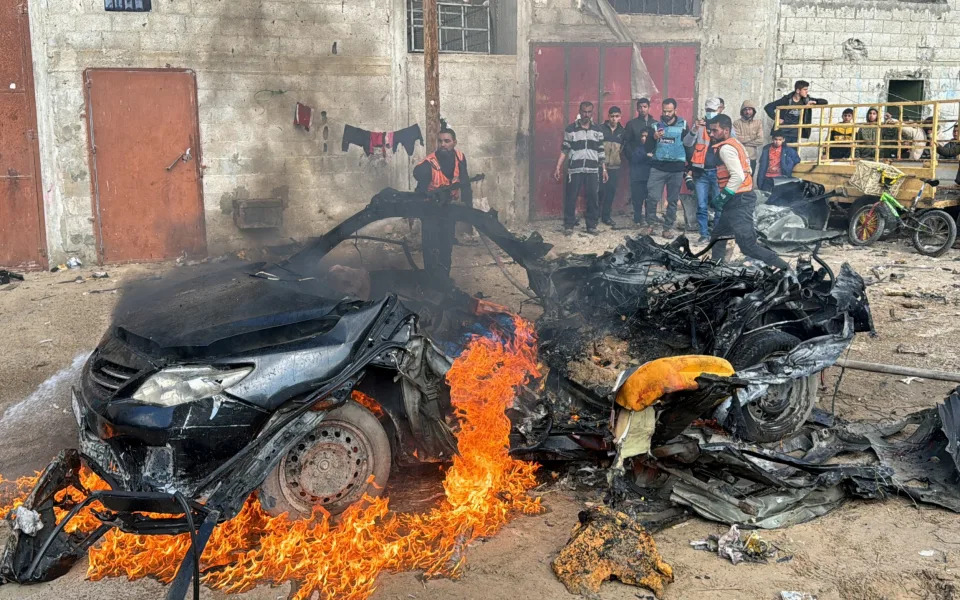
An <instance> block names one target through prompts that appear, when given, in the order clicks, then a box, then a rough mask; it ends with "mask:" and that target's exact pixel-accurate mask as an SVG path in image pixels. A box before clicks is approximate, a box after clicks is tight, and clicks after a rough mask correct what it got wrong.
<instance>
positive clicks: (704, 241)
mask: <svg viewBox="0 0 960 600" xmlns="http://www.w3.org/2000/svg"><path fill="white" fill-rule="evenodd" d="M697 243H698V244H709V243H710V236H708V235H701V236H700V237H699V238H697Z"/></svg>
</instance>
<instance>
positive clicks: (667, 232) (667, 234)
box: [660, 227, 677, 240]
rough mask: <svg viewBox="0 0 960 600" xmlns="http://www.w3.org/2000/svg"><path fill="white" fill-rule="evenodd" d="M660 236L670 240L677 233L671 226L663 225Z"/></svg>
mask: <svg viewBox="0 0 960 600" xmlns="http://www.w3.org/2000/svg"><path fill="white" fill-rule="evenodd" d="M660 237H662V238H663V239H665V240H671V239H673V238H675V237H677V234H676V233H675V232H674V231H673V229H671V228H669V227H664V228H663V233H661V234H660Z"/></svg>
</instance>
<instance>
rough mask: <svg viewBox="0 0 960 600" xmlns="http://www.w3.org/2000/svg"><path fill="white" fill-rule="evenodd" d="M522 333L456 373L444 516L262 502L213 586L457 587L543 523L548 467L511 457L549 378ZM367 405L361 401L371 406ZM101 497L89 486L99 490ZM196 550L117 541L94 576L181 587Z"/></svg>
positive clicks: (342, 592)
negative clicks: (473, 559) (388, 582)
mask: <svg viewBox="0 0 960 600" xmlns="http://www.w3.org/2000/svg"><path fill="white" fill-rule="evenodd" d="M514 329H515V331H514V334H513V335H512V336H511V337H510V338H509V339H492V338H488V337H475V338H474V339H473V340H472V341H471V342H470V344H469V345H468V347H467V349H466V350H465V351H464V353H463V354H462V355H461V356H460V357H458V358H457V359H456V360H455V361H454V363H453V366H452V367H451V369H450V371H449V372H448V373H447V381H448V383H449V384H450V398H451V403H452V405H453V407H454V410H455V412H456V414H457V416H458V418H459V420H460V431H459V433H458V435H457V437H458V447H459V450H460V454H459V455H457V456H455V457H454V459H453V464H452V466H451V467H450V468H449V469H448V470H447V473H446V478H445V479H444V482H443V487H444V492H445V499H444V500H443V501H442V503H441V505H440V506H438V507H436V508H433V509H432V510H430V511H429V512H426V513H422V514H397V513H393V512H390V510H389V500H387V499H385V498H369V497H366V498H365V500H364V502H362V503H358V504H356V505H354V506H351V507H350V508H348V509H347V510H346V511H345V512H344V513H343V514H342V515H341V516H340V519H339V521H337V522H333V521H332V520H331V519H330V518H329V515H327V514H325V512H324V511H322V510H321V509H318V510H317V511H316V512H315V513H314V515H313V518H312V519H302V520H297V521H292V520H290V519H288V518H287V517H286V516H285V515H281V516H279V517H271V516H269V515H268V514H267V513H266V512H264V511H263V510H262V509H261V508H260V505H259V503H258V502H257V501H256V499H255V498H252V497H251V498H249V499H248V500H247V502H246V503H245V504H244V506H243V509H242V510H241V511H240V513H239V514H238V515H237V516H236V517H235V518H233V519H231V520H230V521H228V522H225V523H223V524H221V525H219V526H218V527H217V528H216V529H215V530H214V532H213V534H212V535H211V537H210V541H209V542H208V544H207V546H206V548H205V549H204V552H203V555H202V556H201V569H202V571H203V573H204V574H203V576H202V579H203V582H204V583H205V584H206V585H208V586H210V587H212V588H214V589H218V590H222V591H224V592H227V593H236V592H244V591H247V590H250V589H252V588H254V587H256V586H257V585H260V584H263V583H270V584H275V585H276V584H280V583H283V582H286V581H294V582H296V583H295V585H294V591H293V594H292V596H291V597H292V598H295V599H297V600H306V599H308V598H311V597H313V595H314V594H315V593H318V594H319V596H320V597H321V598H337V599H344V600H361V599H364V598H367V597H368V596H370V594H372V593H373V591H374V590H375V589H376V579H377V576H378V575H379V574H380V573H381V572H383V571H406V570H414V569H419V570H423V572H424V574H425V576H427V577H437V576H449V577H457V576H459V575H460V573H461V571H462V567H463V563H464V559H465V552H466V548H467V547H468V546H469V545H470V543H471V542H473V541H474V540H476V539H477V538H481V537H489V536H492V535H494V534H495V533H497V532H498V531H499V530H500V528H502V527H503V525H505V524H506V523H507V522H508V521H509V520H510V519H511V518H512V517H513V516H515V515H517V514H533V513H537V512H539V511H540V510H541V506H540V500H539V498H533V497H531V496H530V495H529V494H528V493H527V492H528V491H529V490H530V489H531V488H532V487H533V486H534V485H535V484H536V469H537V466H536V465H534V464H532V463H528V462H523V461H518V460H514V459H512V458H511V457H510V455H509V452H508V450H509V434H510V421H509V419H508V418H507V416H506V414H505V409H506V408H508V407H509V406H510V404H511V403H512V401H513V398H514V396H515V388H516V386H518V385H521V384H523V383H524V382H526V381H527V380H528V378H530V377H531V376H534V377H535V376H538V375H539V372H538V368H537V362H536V340H535V337H534V333H533V328H532V327H531V325H530V324H529V323H528V322H526V321H524V320H522V319H520V318H519V317H517V318H515V327H514ZM365 398H366V397H358V396H357V395H356V394H355V395H354V397H353V399H354V400H355V401H357V402H360V403H361V404H364V405H365V406H366V400H365ZM369 400H370V402H371V403H373V404H374V405H375V406H377V408H379V405H378V404H376V401H375V400H373V399H369ZM88 477H94V478H95V476H93V475H92V474H88ZM99 485H102V482H98V481H95V480H89V481H88V480H84V486H85V487H87V488H88V489H95V488H96V487H97V486H99ZM23 488H26V489H27V490H29V487H28V485H27V482H24V484H23V486H22V487H21V486H20V485H19V482H18V489H20V490H22V489H23ZM84 513H87V514H88V511H84ZM84 513H82V514H81V515H78V518H81V517H84ZM88 516H89V517H90V519H93V521H94V522H95V517H93V516H92V514H88ZM96 524H98V523H96ZM96 524H94V523H88V522H86V520H81V521H80V523H79V524H78V526H77V527H78V528H79V529H82V530H88V529H87V528H88V527H91V525H92V526H94V527H95V526H96ZM71 525H72V523H71ZM189 545H190V538H189V536H188V535H186V534H183V535H178V536H134V535H130V534H124V533H121V532H119V531H118V530H111V531H110V532H109V533H108V534H107V535H106V536H104V539H103V540H102V541H101V542H100V543H99V544H98V545H97V546H95V547H94V548H91V549H90V552H89V558H90V560H89V568H88V571H87V576H88V577H89V578H90V579H91V580H94V581H96V580H99V579H102V578H104V577H116V576H126V577H128V578H130V579H138V578H140V577H145V576H152V577H155V578H157V579H159V580H160V581H163V582H169V581H170V580H172V579H173V577H174V575H175V574H176V569H177V567H178V565H179V563H180V561H181V560H182V558H183V557H184V556H185V555H186V552H187V549H188V548H189Z"/></svg>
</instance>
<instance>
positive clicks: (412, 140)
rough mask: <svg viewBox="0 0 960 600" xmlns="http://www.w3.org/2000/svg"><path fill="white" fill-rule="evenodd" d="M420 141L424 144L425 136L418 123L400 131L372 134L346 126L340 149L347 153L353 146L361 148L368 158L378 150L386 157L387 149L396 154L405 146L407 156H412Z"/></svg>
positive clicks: (375, 132)
mask: <svg viewBox="0 0 960 600" xmlns="http://www.w3.org/2000/svg"><path fill="white" fill-rule="evenodd" d="M418 140H419V141H420V143H421V144H423V134H422V133H421V131H420V125H419V124H416V123H415V124H413V125H411V126H409V127H406V128H404V129H401V130H399V131H386V132H383V131H372V132H371V131H367V130H365V129H360V128H359V127H354V126H353V125H344V127H343V142H342V143H341V145H340V149H341V150H342V151H343V152H346V151H347V150H349V149H350V146H351V145H353V146H360V147H361V148H363V152H364V153H365V154H366V155H367V156H370V155H371V154H373V153H374V151H376V150H377V149H379V150H380V151H381V152H383V154H384V156H386V153H387V149H392V150H393V151H394V152H396V151H397V147H398V146H403V149H404V150H406V151H407V154H409V155H411V156H412V155H413V151H414V149H415V148H416V145H417V141H418Z"/></svg>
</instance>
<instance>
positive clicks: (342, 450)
mask: <svg viewBox="0 0 960 600" xmlns="http://www.w3.org/2000/svg"><path fill="white" fill-rule="evenodd" d="M372 456H373V444H372V442H371V441H370V440H368V439H367V437H366V436H365V435H364V434H363V432H362V431H360V429H358V428H357V427H355V426H354V425H352V424H350V423H347V422H344V421H331V422H324V423H321V424H320V426H319V427H318V428H317V429H315V430H314V431H313V432H311V433H310V434H309V435H308V436H306V437H305V438H304V439H303V440H301V441H300V443H299V444H297V445H296V446H294V448H293V449H292V450H290V452H288V453H287V455H286V456H285V457H284V458H283V461H282V462H281V465H280V477H281V483H282V484H283V485H281V490H282V492H283V495H284V497H285V498H286V499H287V501H288V502H289V503H290V504H292V505H293V506H295V507H297V508H298V509H299V510H300V511H302V512H304V513H309V512H310V511H311V510H312V508H313V507H314V506H316V505H320V506H324V507H328V506H331V505H337V504H344V503H347V504H349V503H352V502H353V501H354V500H356V499H358V498H359V496H360V495H361V494H362V493H363V491H364V490H365V489H366V482H367V480H368V479H369V478H370V476H372V475H373V467H374V465H373V460H372Z"/></svg>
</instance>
